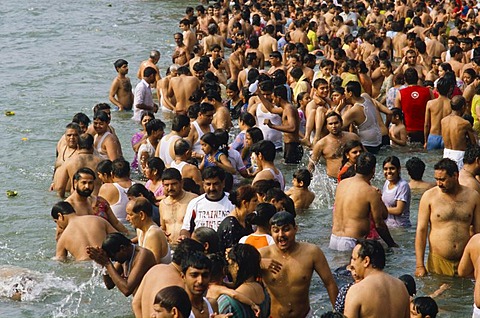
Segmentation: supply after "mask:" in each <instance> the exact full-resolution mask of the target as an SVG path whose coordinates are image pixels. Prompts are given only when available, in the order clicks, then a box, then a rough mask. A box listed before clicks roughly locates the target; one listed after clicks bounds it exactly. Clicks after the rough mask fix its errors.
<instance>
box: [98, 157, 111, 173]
mask: <svg viewBox="0 0 480 318" xmlns="http://www.w3.org/2000/svg"><path fill="white" fill-rule="evenodd" d="M95 171H96V172H97V173H100V174H106V175H108V176H111V175H112V161H111V160H109V159H106V160H102V161H100V162H99V163H98V164H97V167H96V169H95Z"/></svg>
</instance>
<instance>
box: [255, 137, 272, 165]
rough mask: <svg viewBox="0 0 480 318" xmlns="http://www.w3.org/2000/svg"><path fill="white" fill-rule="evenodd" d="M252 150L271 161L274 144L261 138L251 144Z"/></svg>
mask: <svg viewBox="0 0 480 318" xmlns="http://www.w3.org/2000/svg"><path fill="white" fill-rule="evenodd" d="M252 152H254V153H256V154H257V155H258V154H262V156H263V158H264V160H265V161H268V162H273V161H274V160H275V154H276V151H275V145H274V144H273V142H271V141H270V140H261V141H259V142H257V143H255V144H254V145H253V146H252Z"/></svg>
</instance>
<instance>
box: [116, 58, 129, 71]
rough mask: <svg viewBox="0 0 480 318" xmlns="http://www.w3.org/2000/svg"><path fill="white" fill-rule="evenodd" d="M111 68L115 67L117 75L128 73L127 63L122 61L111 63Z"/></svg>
mask: <svg viewBox="0 0 480 318" xmlns="http://www.w3.org/2000/svg"><path fill="white" fill-rule="evenodd" d="M113 66H115V70H116V71H117V72H119V73H122V74H127V73H128V62H127V61H125V60H124V59H118V60H116V61H115V62H114V63H113Z"/></svg>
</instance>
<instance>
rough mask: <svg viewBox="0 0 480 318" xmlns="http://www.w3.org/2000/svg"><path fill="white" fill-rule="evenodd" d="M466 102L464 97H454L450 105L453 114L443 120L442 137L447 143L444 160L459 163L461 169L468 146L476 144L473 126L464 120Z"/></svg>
mask: <svg viewBox="0 0 480 318" xmlns="http://www.w3.org/2000/svg"><path fill="white" fill-rule="evenodd" d="M465 105H466V101H465V98H464V97H463V96H458V95H457V96H454V97H453V98H452V101H451V103H450V107H451V109H452V113H451V114H450V115H448V116H446V117H445V118H443V119H442V121H441V125H442V137H443V142H444V143H445V149H444V150H443V158H450V159H452V160H453V161H455V162H456V163H457V166H458V168H459V169H461V168H462V166H463V155H464V153H465V150H466V149H467V145H469V144H470V145H474V144H476V137H475V133H474V131H473V128H472V125H471V124H470V122H469V121H468V120H466V119H463V118H462V115H463V113H464V112H465Z"/></svg>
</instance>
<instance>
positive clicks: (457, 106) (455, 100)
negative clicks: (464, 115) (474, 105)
mask: <svg viewBox="0 0 480 318" xmlns="http://www.w3.org/2000/svg"><path fill="white" fill-rule="evenodd" d="M466 103H467V102H466V100H465V97H463V96H461V95H460V96H458V95H457V96H453V97H452V99H451V100H450V107H451V108H452V110H454V111H460V110H462V109H463V108H464V107H465V105H466Z"/></svg>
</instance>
